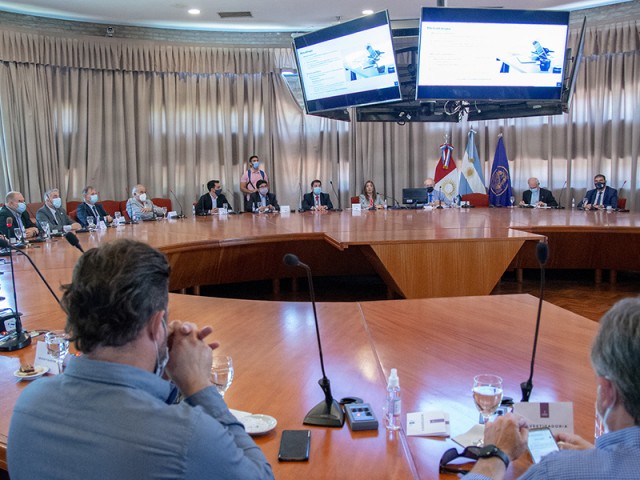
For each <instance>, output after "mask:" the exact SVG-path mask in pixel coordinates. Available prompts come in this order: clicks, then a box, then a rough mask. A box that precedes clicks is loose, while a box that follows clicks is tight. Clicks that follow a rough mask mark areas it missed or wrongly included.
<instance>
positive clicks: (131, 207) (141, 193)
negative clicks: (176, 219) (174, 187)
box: [127, 184, 164, 220]
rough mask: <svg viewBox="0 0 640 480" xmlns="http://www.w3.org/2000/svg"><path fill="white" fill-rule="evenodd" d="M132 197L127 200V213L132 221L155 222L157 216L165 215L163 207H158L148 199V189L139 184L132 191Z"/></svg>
mask: <svg viewBox="0 0 640 480" xmlns="http://www.w3.org/2000/svg"><path fill="white" fill-rule="evenodd" d="M131 195H132V197H131V198H130V199H129V200H127V213H128V214H129V217H130V218H131V220H134V219H138V220H153V219H154V218H155V217H156V215H164V210H163V209H162V207H156V206H155V205H154V204H153V202H152V201H151V199H150V198H148V197H147V188H146V187H145V186H144V185H141V184H138V185H136V186H135V187H133V189H132V190H131Z"/></svg>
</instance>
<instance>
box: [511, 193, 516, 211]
mask: <svg viewBox="0 0 640 480" xmlns="http://www.w3.org/2000/svg"><path fill="white" fill-rule="evenodd" d="M509 201H510V202H511V208H513V204H514V203H516V197H514V196H513V195H511V197H509Z"/></svg>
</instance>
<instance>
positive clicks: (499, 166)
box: [489, 135, 512, 207]
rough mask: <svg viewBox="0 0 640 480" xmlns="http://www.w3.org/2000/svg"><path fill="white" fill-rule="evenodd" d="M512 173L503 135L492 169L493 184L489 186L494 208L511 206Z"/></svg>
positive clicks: (490, 201) (490, 198)
mask: <svg viewBox="0 0 640 480" xmlns="http://www.w3.org/2000/svg"><path fill="white" fill-rule="evenodd" d="M511 195H512V192H511V173H510V172H509V160H508V159H507V151H506V149H505V148H504V141H503V139H502V135H500V138H499V139H498V146H497V147H496V154H495V155H494V157H493V166H492V167H491V183H490V185H489V205H492V206H494V207H508V206H510V205H511Z"/></svg>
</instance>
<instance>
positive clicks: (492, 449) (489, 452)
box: [478, 445, 509, 467]
mask: <svg viewBox="0 0 640 480" xmlns="http://www.w3.org/2000/svg"><path fill="white" fill-rule="evenodd" d="M491 457H498V458H499V459H500V460H502V461H503V462H504V464H505V466H506V467H508V466H509V457H508V456H507V454H506V453H504V452H503V451H502V450H500V449H499V448H498V447H496V446H495V445H487V446H486V447H482V448H481V449H480V451H479V452H478V458H491Z"/></svg>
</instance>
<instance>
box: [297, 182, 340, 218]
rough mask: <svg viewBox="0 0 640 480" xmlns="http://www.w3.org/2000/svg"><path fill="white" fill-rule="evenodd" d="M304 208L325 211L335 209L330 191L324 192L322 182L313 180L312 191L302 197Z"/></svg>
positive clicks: (305, 209)
mask: <svg viewBox="0 0 640 480" xmlns="http://www.w3.org/2000/svg"><path fill="white" fill-rule="evenodd" d="M302 210H304V211H305V212H306V211H307V210H314V211H319V212H322V211H325V210H333V203H331V198H330V197H329V194H328V193H322V182H321V181H320V180H314V181H313V182H311V192H309V193H305V194H304V195H303V197H302Z"/></svg>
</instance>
